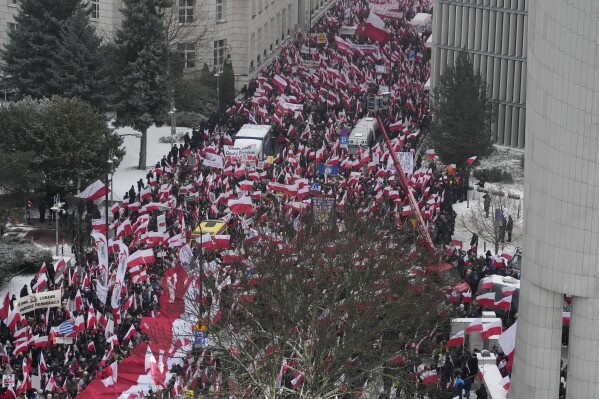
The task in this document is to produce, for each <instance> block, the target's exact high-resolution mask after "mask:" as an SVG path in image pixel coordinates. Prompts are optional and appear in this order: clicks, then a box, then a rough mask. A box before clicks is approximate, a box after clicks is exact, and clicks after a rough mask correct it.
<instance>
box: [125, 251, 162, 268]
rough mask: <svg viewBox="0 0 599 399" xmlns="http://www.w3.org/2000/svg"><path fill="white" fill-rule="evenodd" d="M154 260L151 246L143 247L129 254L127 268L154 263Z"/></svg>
mask: <svg viewBox="0 0 599 399" xmlns="http://www.w3.org/2000/svg"><path fill="white" fill-rule="evenodd" d="M155 261H156V259H155V258H154V251H153V250H152V249H151V248H150V249H143V250H139V251H136V252H134V253H132V254H131V255H129V257H128V258H127V268H129V269H130V268H132V267H134V266H139V265H144V264H148V263H154V262H155Z"/></svg>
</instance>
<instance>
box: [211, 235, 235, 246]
mask: <svg viewBox="0 0 599 399" xmlns="http://www.w3.org/2000/svg"><path fill="white" fill-rule="evenodd" d="M214 245H215V246H216V248H218V249H229V247H230V246H231V236H230V235H215V236H214Z"/></svg>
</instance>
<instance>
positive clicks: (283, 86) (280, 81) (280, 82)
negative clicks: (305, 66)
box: [272, 75, 287, 91]
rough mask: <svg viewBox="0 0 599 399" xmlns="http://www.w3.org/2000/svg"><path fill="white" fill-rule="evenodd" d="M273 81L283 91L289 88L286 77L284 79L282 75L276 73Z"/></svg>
mask: <svg viewBox="0 0 599 399" xmlns="http://www.w3.org/2000/svg"><path fill="white" fill-rule="evenodd" d="M272 82H273V83H274V85H275V86H277V87H278V88H279V89H280V90H281V91H285V89H286V88H287V81H286V80H285V79H283V78H282V77H281V76H279V75H275V77H274V78H273V79H272Z"/></svg>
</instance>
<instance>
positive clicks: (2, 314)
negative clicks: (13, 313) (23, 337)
mask: <svg viewBox="0 0 599 399" xmlns="http://www.w3.org/2000/svg"><path fill="white" fill-rule="evenodd" d="M9 312H10V295H9V294H8V292H7V293H6V295H5V296H4V300H3V301H2V306H0V320H3V321H4V320H6V318H7V317H8V313H9Z"/></svg>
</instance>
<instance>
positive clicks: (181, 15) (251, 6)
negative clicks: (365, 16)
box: [0, 0, 333, 88]
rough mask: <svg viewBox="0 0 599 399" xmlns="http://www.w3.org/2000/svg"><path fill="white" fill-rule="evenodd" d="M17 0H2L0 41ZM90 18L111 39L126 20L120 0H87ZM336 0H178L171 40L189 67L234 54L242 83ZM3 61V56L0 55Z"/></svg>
mask: <svg viewBox="0 0 599 399" xmlns="http://www.w3.org/2000/svg"><path fill="white" fill-rule="evenodd" d="M18 1H19V0H0V2H1V3H0V46H3V45H4V43H6V42H7V41H8V34H7V32H8V30H10V29H14V28H15V24H14V15H16V14H17V12H18ZM88 1H89V3H90V7H91V15H90V16H91V21H92V23H93V24H94V25H96V27H97V29H98V32H99V33H100V34H101V35H102V36H103V37H104V38H105V39H106V40H112V39H113V38H114V36H115V33H116V31H117V29H118V28H119V27H120V25H121V22H122V8H123V3H122V0H88ZM332 3H333V0H176V1H175V4H174V5H173V9H172V10H170V13H169V15H168V16H167V19H168V20H169V23H170V26H171V31H172V32H174V33H173V35H172V37H170V38H169V41H170V44H171V45H173V46H176V47H177V48H178V49H179V50H181V51H182V52H183V54H184V56H185V62H186V66H187V67H188V68H201V67H202V66H203V64H204V63H206V64H207V65H208V66H209V67H211V68H217V69H218V68H219V67H221V66H222V62H223V60H224V59H225V58H226V57H227V56H228V55H230V57H231V61H232V63H233V70H234V72H235V75H236V86H237V88H240V87H241V86H243V84H244V83H246V82H247V81H248V79H250V78H252V77H254V76H255V74H257V73H258V72H259V70H260V69H261V67H263V66H264V65H265V64H266V63H268V62H269V61H270V60H271V59H272V58H273V57H274V55H275V54H276V53H277V50H278V49H279V48H280V47H281V45H282V44H283V42H285V41H286V40H288V39H289V38H291V37H292V36H293V35H294V33H295V31H296V30H297V29H305V28H306V26H307V24H309V21H310V20H311V21H312V22H313V23H314V22H315V21H316V20H318V19H319V18H320V17H321V16H322V15H323V14H324V12H325V11H326V9H328V7H329V6H330V5H331V4H332ZM0 62H1V61H0Z"/></svg>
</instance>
